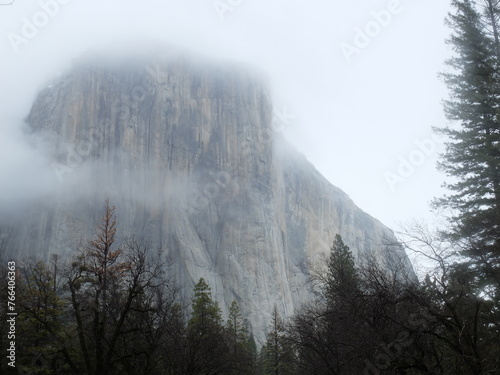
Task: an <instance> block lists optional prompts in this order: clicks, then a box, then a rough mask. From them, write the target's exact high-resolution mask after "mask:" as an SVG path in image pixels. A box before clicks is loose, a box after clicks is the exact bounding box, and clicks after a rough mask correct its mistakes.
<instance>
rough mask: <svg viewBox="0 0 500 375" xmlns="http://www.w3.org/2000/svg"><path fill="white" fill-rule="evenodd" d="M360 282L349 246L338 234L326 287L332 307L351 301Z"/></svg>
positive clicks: (332, 251) (332, 252) (329, 265)
mask: <svg viewBox="0 0 500 375" xmlns="http://www.w3.org/2000/svg"><path fill="white" fill-rule="evenodd" d="M358 284H359V280H358V274H357V271H356V266H355V264H354V258H353V256H352V253H351V250H350V249H349V246H347V245H346V244H345V243H344V241H343V240H342V237H341V236H340V235H339V234H337V235H336V236H335V240H334V241H333V245H332V248H331V252H330V259H329V261H328V273H327V276H326V283H325V285H324V289H325V293H326V299H327V301H328V303H329V304H330V306H333V305H335V304H340V303H341V302H342V300H345V299H346V298H347V299H350V298H351V297H350V296H351V295H352V293H354V292H355V291H356V290H357V288H358Z"/></svg>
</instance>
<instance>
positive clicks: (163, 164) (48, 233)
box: [6, 52, 411, 342]
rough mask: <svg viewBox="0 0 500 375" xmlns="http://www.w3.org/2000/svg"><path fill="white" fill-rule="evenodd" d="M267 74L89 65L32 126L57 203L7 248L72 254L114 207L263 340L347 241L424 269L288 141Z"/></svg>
mask: <svg viewBox="0 0 500 375" xmlns="http://www.w3.org/2000/svg"><path fill="white" fill-rule="evenodd" d="M271 120H272V103H271V99H270V94H269V90H268V87H267V84H266V80H265V79H263V78H262V75H261V74H258V73H255V72H252V71H250V70H248V69H246V68H242V67H240V66H237V65H231V64H227V63H223V64H222V63H215V62H208V61H204V62H198V61H197V60H196V59H194V58H192V57H190V56H186V55H184V54H182V53H179V52H175V53H170V54H166V55H165V56H163V57H159V56H158V55H157V54H156V55H155V56H154V57H152V56H151V55H145V56H143V57H141V58H130V57H128V58H126V59H125V58H123V59H119V58H115V59H100V60H92V59H84V60H81V61H79V62H77V63H76V64H75V67H74V69H73V70H72V71H71V72H70V73H69V74H67V75H65V76H63V77H62V78H61V79H59V80H58V81H57V82H55V83H54V84H53V85H52V86H51V87H49V88H47V89H45V90H43V91H41V92H40V93H39V95H38V98H37V99H36V101H35V103H34V105H33V107H32V110H31V112H30V114H29V116H28V119H27V121H28V123H29V124H30V126H31V128H32V129H33V132H34V133H36V134H38V135H40V136H42V135H43V136H44V137H49V138H50V140H51V141H50V144H51V145H52V149H51V150H50V152H51V153H52V157H53V160H54V163H53V164H52V168H53V171H54V179H55V180H59V181H58V185H57V186H58V187H57V194H54V196H52V197H47V199H45V200H44V201H43V202H40V203H38V204H37V205H36V207H31V208H30V209H29V210H28V211H27V212H26V213H25V215H24V216H23V218H22V220H23V221H22V223H21V224H20V225H13V224H12V220H9V229H8V237H7V239H6V240H7V247H8V249H10V250H11V251H16V252H19V253H23V252H36V253H37V254H41V255H48V254H50V253H67V252H71V251H73V250H74V248H75V247H76V246H77V245H78V243H79V241H84V240H85V239H88V238H89V237H90V236H92V234H93V233H94V228H95V223H96V221H97V220H98V218H99V217H100V215H101V214H102V207H103V202H104V200H105V199H106V198H107V197H109V198H110V200H111V203H112V204H114V205H116V206H117V211H116V213H117V216H118V220H119V230H120V232H121V233H123V234H124V235H127V234H135V235H139V236H143V237H144V238H147V239H149V240H150V241H151V244H152V246H153V247H154V248H158V249H162V251H165V252H166V253H167V254H168V255H169V256H170V257H172V259H173V261H174V263H173V268H172V270H171V272H173V273H174V274H175V277H176V279H177V281H178V283H179V284H180V285H181V286H182V288H183V290H185V291H186V293H188V292H189V291H190V290H191V289H192V287H193V285H194V284H195V283H196V282H197V280H198V279H199V278H200V277H204V278H205V279H206V280H207V281H208V282H209V284H210V285H211V287H212V290H213V293H214V296H215V298H216V299H218V300H219V301H220V302H221V305H222V306H223V307H227V306H229V305H230V304H231V301H233V300H236V301H238V303H239V304H240V307H241V309H242V311H243V313H244V315H245V317H246V318H247V319H248V321H249V323H250V325H251V327H252V329H253V331H254V333H255V336H256V338H257V339H258V341H260V342H262V340H263V338H264V333H265V330H266V327H267V325H268V322H269V318H270V312H271V311H272V308H273V305H274V304H276V305H277V306H278V308H279V309H280V310H281V311H282V312H283V313H285V314H291V313H292V312H293V311H294V309H295V308H297V307H299V306H300V304H301V303H302V302H305V301H306V300H307V299H308V298H309V297H310V295H311V290H310V287H309V284H308V273H307V269H306V268H305V267H304V265H305V264H307V263H308V262H311V261H313V260H314V259H318V258H319V257H321V255H325V254H328V252H329V247H330V245H331V243H332V241H333V238H334V236H335V234H336V233H340V234H341V235H342V236H343V238H344V241H345V242H346V243H347V244H348V245H349V246H350V247H351V249H352V250H353V251H354V253H355V254H356V255H357V256H358V257H361V256H363V255H373V256H375V257H376V258H377V259H380V260H381V261H386V260H387V259H397V260H399V261H401V262H403V263H404V264H405V265H406V267H408V269H411V266H410V264H409V262H408V260H407V258H406V256H405V254H404V252H403V251H402V250H401V249H398V248H396V249H395V248H392V249H389V248H387V247H386V246H385V245H384V240H386V239H389V240H394V235H393V234H392V232H391V231H390V230H389V229H387V228H386V227H385V226H383V225H382V224H381V223H380V222H378V221H377V220H375V219H373V218H372V217H370V216H369V215H368V214H366V213H364V212H363V211H362V210H360V209H359V208H358V207H356V205H355V204H354V203H353V202H352V201H351V200H350V199H349V197H348V196H347V195H346V194H345V193H344V192H342V191H341V190H339V189H338V188H336V187H334V186H332V185H331V184H330V183H329V182H328V181H327V180H326V179H325V178H324V177H322V176H321V175H320V173H319V172H317V171H316V170H315V168H314V167H313V166H312V165H311V164H310V163H309V162H307V160H305V158H304V157H303V156H301V155H300V154H298V153H297V152H296V151H295V150H293V149H291V147H289V146H287V145H286V144H285V142H284V141H282V140H279V139H275V137H274V134H273V131H272V127H271Z"/></svg>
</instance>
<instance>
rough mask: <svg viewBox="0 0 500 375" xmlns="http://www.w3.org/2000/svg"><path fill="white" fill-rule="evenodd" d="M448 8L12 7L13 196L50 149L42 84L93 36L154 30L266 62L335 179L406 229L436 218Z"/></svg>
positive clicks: (9, 128) (5, 54) (124, 2)
mask: <svg viewBox="0 0 500 375" xmlns="http://www.w3.org/2000/svg"><path fill="white" fill-rule="evenodd" d="M11 2H12V0H0V4H9V3H11ZM448 10H449V1H447V0H445V1H436V0H418V1H416V0H384V1H378V0H355V1H353V0H351V1H348V0H308V1H303V0H300V1H299V0H215V1H214V0H136V1H130V0H106V1H103V0H69V1H68V0H40V1H31V0H30V1H25V0H16V1H14V2H13V4H12V5H5V6H0V51H1V59H0V67H1V70H0V83H1V86H0V100H1V102H0V103H1V105H0V121H1V123H0V195H1V196H2V197H3V199H10V198H8V197H9V196H10V195H14V196H13V198H12V199H20V196H22V195H24V194H26V195H29V191H30V188H33V186H34V184H33V181H32V180H30V178H33V176H36V173H35V172H33V173H30V171H36V170H38V168H37V161H36V160H35V159H36V157H37V154H36V153H33V152H32V151H30V149H29V147H28V146H26V145H25V144H24V143H23V141H22V138H21V136H20V129H21V125H22V119H23V118H24V117H25V116H26V115H27V113H28V111H29V109H30V106H31V104H32V102H33V100H34V97H35V94H36V93H37V91H38V90H39V89H40V88H41V87H43V86H44V85H47V82H48V80H50V79H51V78H53V77H54V76H56V75H57V74H58V73H59V72H63V71H65V70H66V69H68V68H69V67H70V65H71V61H72V59H74V58H76V57H78V56H79V55H80V54H82V53H83V52H85V51H86V50H88V49H90V48H92V47H95V46H100V45H105V44H108V43H110V42H113V41H115V40H127V39H137V38H142V37H147V38H151V39H160V40H165V41H167V42H170V43H175V44H177V45H180V46H184V47H186V48H189V49H191V50H194V51H197V52H199V53H202V54H205V55H210V56H216V57H221V58H227V59H231V60H239V61H243V62H248V63H251V64H252V65H256V66H258V67H260V68H261V69H262V70H264V71H266V72H267V73H268V75H269V77H270V79H271V84H272V91H273V94H274V105H275V107H276V109H277V110H278V111H280V112H281V113H283V112H286V114H287V116H288V117H287V118H288V119H289V122H288V124H287V125H286V127H285V128H284V130H283V133H284V135H285V136H286V137H287V138H288V139H289V140H290V141H291V142H292V143H293V144H294V145H295V146H296V147H297V148H298V149H299V150H300V151H301V152H302V153H304V154H305V155H306V156H307V158H308V159H309V160H310V161H311V162H312V163H313V164H314V165H315V166H316V167H317V168H318V169H319V170H320V171H321V172H322V173H323V174H324V175H325V177H326V178H327V179H328V180H329V181H331V182H332V183H333V184H334V185H336V186H338V187H340V188H341V189H343V190H344V191H345V192H346V193H347V194H349V196H350V197H351V198H352V199H353V200H354V202H355V203H356V204H357V205H358V206H359V207H361V208H362V209H363V210H365V211H366V212H368V213H369V214H371V215H372V216H374V217H376V218H378V219H379V220H381V221H382V222H383V223H385V224H386V225H388V226H390V227H392V228H396V227H397V224H398V222H401V221H407V220H409V219H412V218H421V217H429V208H428V207H429V206H428V202H429V201H430V200H431V199H432V198H433V197H434V196H439V195H441V194H443V190H442V189H441V188H440V185H441V184H442V182H443V181H444V179H445V176H443V175H441V174H440V173H438V172H437V171H436V168H435V162H436V157H437V150H438V149H439V148H440V144H439V142H438V141H436V140H434V139H432V138H431V135H432V133H431V126H443V125H445V123H446V122H445V119H444V117H443V111H442V106H441V101H442V99H444V98H445V96H446V89H445V87H444V85H443V84H442V82H441V81H440V80H439V79H438V78H437V73H438V72H439V71H442V70H443V61H444V60H445V59H446V58H447V57H449V55H450V50H449V48H448V47H447V46H446V45H445V42H444V40H445V38H446V37H447V35H448V34H449V30H448V29H447V28H446V27H445V25H444V18H445V16H446V13H447V12H448ZM292 117H293V119H292ZM27 175H29V176H27ZM30 176H31V177H30ZM0 202H1V200H0Z"/></svg>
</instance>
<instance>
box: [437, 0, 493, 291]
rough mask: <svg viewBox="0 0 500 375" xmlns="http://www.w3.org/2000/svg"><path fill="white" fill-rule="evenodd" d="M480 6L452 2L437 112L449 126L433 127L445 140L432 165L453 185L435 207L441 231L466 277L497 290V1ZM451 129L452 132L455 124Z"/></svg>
mask: <svg viewBox="0 0 500 375" xmlns="http://www.w3.org/2000/svg"><path fill="white" fill-rule="evenodd" d="M482 4H484V5H485V6H484V7H483V9H482V12H481V9H479V5H478V4H476V3H475V2H474V1H472V0H454V1H453V3H452V6H453V7H454V9H455V13H454V14H451V13H450V14H449V17H448V25H449V26H450V27H451V28H452V29H453V34H452V35H451V38H450V39H449V41H448V43H449V44H451V45H452V47H453V49H454V51H455V55H454V57H452V58H451V59H449V60H448V61H447V65H448V66H449V67H450V71H448V72H446V73H443V74H442V78H443V79H444V82H445V83H446V85H447V86H448V89H449V91H450V99H449V100H447V101H445V103H444V110H445V114H446V117H447V119H448V120H450V121H452V122H453V125H454V126H448V127H444V128H438V129H435V130H436V131H437V132H438V133H440V134H443V135H445V136H446V137H447V138H448V139H449V142H447V143H446V151H445V153H444V154H443V155H441V157H442V159H441V161H440V162H439V163H438V166H439V168H440V169H441V170H443V171H444V172H445V173H446V174H447V175H448V176H451V177H453V178H454V180H455V182H453V183H448V184H445V186H446V187H447V188H448V189H449V190H450V191H451V192H452V194H450V195H447V196H444V197H442V198H441V199H438V200H435V201H434V206H435V208H439V209H441V208H449V209H451V210H452V212H453V214H452V215H453V216H452V217H451V221H450V222H451V223H452V229H451V230H450V231H449V232H448V233H447V235H448V237H449V238H451V239H453V240H459V241H462V243H463V245H462V246H463V248H464V249H463V251H462V254H463V255H464V256H466V257H468V258H469V259H470V269H469V270H470V271H474V272H476V275H477V277H478V279H479V278H485V277H486V278H487V279H489V280H490V282H491V280H496V281H495V282H496V283H497V285H500V274H499V272H500V270H499V265H500V80H499V74H498V71H499V67H500V64H499V61H500V59H499V54H500V53H499V51H500V43H499V41H498V31H497V30H498V28H497V15H498V4H497V2H494V1H491V0H487V1H485V2H484V3H482ZM456 125H458V126H456Z"/></svg>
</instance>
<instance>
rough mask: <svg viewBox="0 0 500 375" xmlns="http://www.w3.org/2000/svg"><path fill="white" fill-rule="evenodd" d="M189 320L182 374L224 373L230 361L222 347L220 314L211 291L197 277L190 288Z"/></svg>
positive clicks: (223, 342)
mask: <svg viewBox="0 0 500 375" xmlns="http://www.w3.org/2000/svg"><path fill="white" fill-rule="evenodd" d="M192 309H193V312H192V313H191V318H190V319H189V321H188V328H187V330H188V342H187V346H188V352H189V353H188V356H187V359H186V371H185V373H186V374H217V373H220V372H227V371H229V369H230V367H231V358H230V355H229V354H230V353H229V350H228V346H227V345H226V340H225V332H224V326H223V323H222V313H221V309H220V307H219V304H218V303H217V302H216V301H214V300H213V299H212V292H211V289H210V287H209V286H208V284H207V283H206V281H205V280H204V279H203V278H201V279H200V280H199V281H198V283H197V284H196V285H195V287H194V297H193V301H192Z"/></svg>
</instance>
